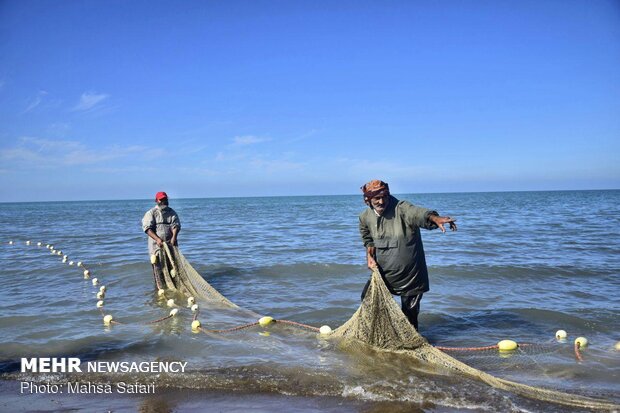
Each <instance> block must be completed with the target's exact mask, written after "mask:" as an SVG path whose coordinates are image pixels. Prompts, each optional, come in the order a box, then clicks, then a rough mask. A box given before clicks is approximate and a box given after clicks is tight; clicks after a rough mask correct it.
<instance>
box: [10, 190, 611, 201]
mask: <svg viewBox="0 0 620 413" xmlns="http://www.w3.org/2000/svg"><path fill="white" fill-rule="evenodd" d="M618 190H620V188H592V189H523V190H505V191H453V192H394V193H391V194H392V195H431V194H432V195H440V194H494V193H520V192H587V191H618ZM321 196H362V194H361V193H349V194H314V195H310V194H308V195H231V196H217V197H209V196H204V197H182V198H171V200H189V199H242V198H295V197H300V198H301V197H321ZM108 201H117V202H121V201H152V199H150V198H125V199H111V198H108V199H79V200H69V201H68V200H40V201H3V202H0V204H36V203H45V202H48V203H51V202H53V203H61V202H108Z"/></svg>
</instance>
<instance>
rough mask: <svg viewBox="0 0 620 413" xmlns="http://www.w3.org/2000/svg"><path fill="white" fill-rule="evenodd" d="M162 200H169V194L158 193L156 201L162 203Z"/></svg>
mask: <svg viewBox="0 0 620 413" xmlns="http://www.w3.org/2000/svg"><path fill="white" fill-rule="evenodd" d="M162 199H168V194H166V193H165V192H158V193H156V194H155V201H161V200H162Z"/></svg>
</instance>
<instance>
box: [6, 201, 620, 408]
mask: <svg viewBox="0 0 620 413" xmlns="http://www.w3.org/2000/svg"><path fill="white" fill-rule="evenodd" d="M397 197H398V198H400V199H407V200H409V201H411V202H413V203H414V204H416V205H420V206H425V207H428V208H433V209H436V210H437V211H439V212H440V214H442V215H450V216H453V217H456V218H457V223H458V225H459V230H458V232H456V233H446V234H442V233H441V232H440V231H438V230H435V231H425V230H422V231H423V233H422V236H423V240H424V246H425V250H426V257H427V262H428V264H429V272H430V280H431V291H430V292H429V293H427V294H425V295H424V299H423V301H422V312H421V316H420V330H421V333H422V334H423V335H424V336H425V337H427V339H428V340H429V341H430V342H431V343H432V344H435V345H439V346H454V347H456V346H459V347H460V346H467V347H470V346H486V345H492V344H496V343H497V342H498V341H499V340H502V339H513V340H515V341H517V342H522V343H534V344H536V346H532V347H529V348H527V349H524V350H519V351H518V352H517V353H515V354H513V355H512V356H507V357H506V356H504V357H500V356H499V355H498V354H497V353H496V352H494V351H483V352H476V353H450V354H451V355H453V356H454V357H456V358H458V359H460V360H462V361H464V362H466V363H468V364H470V365H472V366H474V367H477V368H479V369H481V370H484V371H487V372H489V373H491V374H494V375H496V376H499V377H503V378H507V379H510V380H514V381H518V382H522V383H526V384H531V385H535V386H542V387H547V388H555V389H559V390H562V391H567V392H570V393H578V394H583V395H588V396H594V397H604V398H606V399H609V400H612V401H614V402H616V403H619V402H620V397H619V395H620V352H619V351H616V350H614V345H615V344H616V342H618V341H619V340H620V333H619V332H620V317H619V315H620V191H574V192H572V191H562V192H514V193H466V194H407V195H399V196H397ZM151 206H152V202H151V201H135V200H134V201H114V202H111V201H106V202H52V203H13V204H0V223H1V224H2V225H0V241H1V244H0V268H2V272H1V277H2V284H3V286H2V288H1V289H0V308H1V310H2V311H1V312H0V337H2V338H1V344H0V372H1V377H2V378H4V379H6V380H9V381H5V382H4V385H3V390H2V397H3V399H4V400H5V401H7V400H10V401H11V403H17V405H18V406H22V408H23V406H24V404H26V403H35V402H36V403H41V400H42V399H41V396H26V395H20V396H19V397H18V396H17V393H18V392H19V390H18V389H16V388H15V381H16V380H17V381H19V380H24V379H36V380H39V381H46V380H48V381H49V380H62V379H63V378H62V377H57V376H53V375H52V376H49V377H42V376H37V375H31V376H27V375H20V374H18V370H19V363H18V362H19V359H20V357H43V356H71V357H80V358H81V359H83V360H105V361H110V360H113V361H129V362H133V361H136V362H139V361H154V360H182V361H186V362H188V365H187V366H188V367H187V368H188V370H189V371H188V372H187V373H185V374H169V375H168V374H133V373H130V374H125V375H120V374H117V375H114V374H110V375H106V376H103V377H102V376H99V375H93V376H92V377H90V376H89V375H88V374H85V375H80V376H79V377H78V378H79V380H81V381H86V380H89V379H92V380H106V381H110V382H115V381H121V380H123V381H132V382H141V383H155V384H156V387H157V394H159V395H162V394H166V392H172V393H170V394H173V395H171V396H170V397H169V398H168V403H172V405H171V409H172V410H174V409H178V410H188V411H192V410H193V409H194V410H196V411H201V410H209V409H210V408H211V409H213V410H230V411H236V409H238V410H245V409H249V408H250V407H251V408H252V409H253V410H255V411H278V410H282V411H295V410H296V411H304V412H305V411H314V410H317V411H318V410H322V411H416V410H423V411H453V410H455V409H462V410H466V411H467V410H471V411H497V410H507V411H511V410H512V411H522V410H523V411H542V410H544V411H554V410H556V411H566V410H567V409H566V408H565V407H557V406H553V405H546V404H542V403H539V402H535V401H530V400H527V399H523V398H521V397H518V396H515V395H511V394H509V393H505V392H502V391H499V390H496V389H493V388H490V387H488V386H486V385H484V384H481V383H479V382H476V381H474V380H471V379H468V378H463V377H460V376H457V375H454V374H450V373H449V372H446V371H442V370H437V369H435V368H434V367H432V366H425V365H421V364H419V363H417V362H414V361H412V360H410V359H408V358H407V357H404V356H400V355H395V354H390V353H382V352H376V351H372V350H370V349H369V350H368V351H365V352H362V353H351V352H347V351H344V350H341V349H339V347H338V346H337V344H335V343H333V342H331V341H330V340H324V339H320V338H318V337H316V335H315V334H314V333H311V332H306V331H301V330H297V329H294V328H291V327H286V326H281V325H276V326H272V327H270V328H268V331H269V333H270V335H264V334H259V333H262V332H263V330H262V329H256V328H255V329H247V330H243V331H241V332H238V333H232V334H226V335H207V334H194V333H192V332H191V330H190V327H189V325H190V323H191V320H192V314H191V312H190V311H189V309H187V308H186V307H185V306H184V305H182V306H181V311H180V313H179V315H178V316H177V317H175V318H174V319H172V320H167V321H165V322H163V323H158V324H154V325H145V324H144V323H145V322H147V321H151V320H155V319H158V318H160V317H163V316H165V315H167V313H168V312H169V309H168V308H167V307H166V305H165V301H161V300H158V299H157V297H156V296H155V294H154V288H153V282H152V274H151V268H150V263H149V257H148V253H147V248H146V236H145V235H144V234H143V233H142V230H141V226H140V220H141V218H142V215H143V214H144V212H145V211H146V210H147V209H149V208H150V207H151ZM171 207H173V208H174V209H175V210H176V211H177V213H178V214H179V216H180V219H181V222H182V225H183V229H182V231H181V234H180V238H179V247H180V248H181V250H182V252H183V253H184V254H185V256H186V257H187V258H188V259H189V261H190V262H191V263H192V265H193V266H194V267H195V268H196V269H197V270H198V271H199V272H200V273H201V274H202V275H203V276H204V277H205V279H207V281H209V282H210V283H211V284H212V285H213V286H214V287H215V288H216V289H218V290H219V291H220V292H221V293H222V294H224V295H225V296H226V297H228V298H229V299H230V300H232V301H233V302H235V303H237V304H238V305H240V306H241V307H244V308H247V309H250V310H252V311H254V312H256V313H259V314H264V315H271V316H273V317H275V318H279V319H288V320H293V321H298V322H303V323H307V324H311V325H314V326H321V325H324V324H328V325H330V326H331V327H332V328H336V327H337V326H339V325H341V324H342V323H343V322H345V321H346V320H348V318H349V317H350V316H351V315H352V314H353V312H354V311H355V310H356V309H357V307H358V305H359V296H360V292H361V290H362V287H363V286H364V283H365V282H366V280H367V279H368V275H369V271H368V270H367V269H366V268H365V266H364V249H363V247H362V245H361V241H360V238H359V234H358V230H357V223H358V220H357V216H358V214H359V213H360V212H361V211H362V210H363V208H365V206H364V204H363V202H362V200H361V197H360V196H323V197H274V198H236V199H231V198H227V199H179V200H176V199H173V200H171ZM10 240H13V241H14V245H9V241H10ZM26 240H31V241H32V244H33V245H30V246H27V245H26V243H25V241H26ZM37 242H42V243H43V247H37V246H36V243H37ZM45 244H52V245H54V247H55V248H56V249H61V250H62V251H63V252H64V253H66V254H68V255H69V260H73V261H75V262H77V261H83V262H84V263H85V264H86V265H87V266H88V268H90V270H91V272H92V273H93V275H92V276H93V277H97V278H99V279H100V280H102V283H103V284H105V285H106V286H107V287H108V293H107V296H106V300H105V301H106V306H105V313H106V314H112V315H114V318H115V319H116V320H118V321H120V322H123V323H125V324H123V325H114V326H112V327H111V328H109V327H104V325H103V323H102V320H101V319H102V316H101V313H100V311H99V310H98V309H97V308H96V307H95V303H96V301H97V299H96V298H95V295H96V293H97V291H98V287H93V285H92V283H91V282H90V280H84V279H83V277H82V272H81V270H80V269H78V268H77V267H75V266H69V265H68V264H63V263H62V262H61V258H60V257H58V256H53V255H51V254H50V252H49V251H48V250H47V249H46V248H45V247H44V246H45ZM168 295H169V297H168V298H176V299H177V302H182V297H180V296H176V297H175V296H174V295H171V294H168ZM199 304H200V303H199ZM200 320H201V321H202V323H203V325H206V326H207V327H211V328H228V327H234V326H236V325H239V324H243V323H247V322H252V321H255V320H253V319H252V320H248V319H247V318H244V316H243V315H242V314H234V313H231V312H230V311H225V310H218V309H207V310H206V311H205V310H204V309H203V311H201V313H200ZM558 329H564V330H566V331H567V332H568V334H569V340H568V342H566V343H558V342H557V341H556V340H555V339H554V335H555V332H556V330H558ZM578 336H585V337H587V338H588V340H589V342H590V344H589V346H588V348H587V349H585V350H584V351H583V352H582V356H583V361H582V362H578V361H577V360H576V358H575V353H574V351H573V346H572V343H573V341H574V339H575V338H576V337H578ZM179 391H181V392H188V393H187V397H185V396H184V397H180V396H179ZM190 392H191V393H190ZM205 394H208V395H211V399H209V400H211V401H208V400H207V399H205V398H203V395H205ZM250 396H251V397H250ZM27 397H29V398H30V399H26V398H27ZM89 397H90V396H89ZM97 397H98V396H92V397H91V398H88V397H86V396H82V401H86V402H88V401H89V400H90V401H91V402H92V403H95V402H94V401H96V403H97V404H96V406H97V408H99V409H103V410H105V409H104V408H113V409H115V410H123V409H124V408H128V409H133V408H134V407H135V406H134V405H131V406H132V407H127V406H128V405H123V404H118V403H120V402H114V401H111V400H110V399H106V398H102V397H99V398H97ZM162 397H163V396H162ZM50 398H51V397H47V399H46V400H49V399H50ZM25 400H31V401H28V402H25ZM76 400H77V399H76ZM137 400H138V401H137V402H136V403H138V404H140V403H152V402H153V401H152V400H151V399H150V398H149V397H148V396H141V397H140V398H138V399H137ZM170 400H172V402H171V401H170ZM20 402H21V405H20V404H19V403H20ZM63 403H65V406H71V404H72V403H74V402H73V401H72V399H71V398H70V397H69V396H67V397H65V398H64V402H63ZM80 406H81V407H82V408H84V409H86V410H88V409H90V407H89V406H91V405H89V404H88V403H86V404H78V405H77V406H76V408H80ZM84 406H86V407H84ZM235 406H236V407H235ZM5 407H6V406H5ZM91 407H92V406H91ZM294 407H295V408H294ZM46 408H49V407H45V406H43V407H41V406H38V407H37V409H43V410H45V409H46ZM369 409H370V410H369ZM373 409H374V410H373ZM399 409H402V410H399ZM0 410H2V406H0ZM26 410H27V409H26Z"/></svg>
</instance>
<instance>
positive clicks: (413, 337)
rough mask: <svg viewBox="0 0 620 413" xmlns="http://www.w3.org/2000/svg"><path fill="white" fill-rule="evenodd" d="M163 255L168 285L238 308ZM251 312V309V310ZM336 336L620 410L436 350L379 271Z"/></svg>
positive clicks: (532, 391)
mask: <svg viewBox="0 0 620 413" xmlns="http://www.w3.org/2000/svg"><path fill="white" fill-rule="evenodd" d="M159 259H160V260H161V261H160V262H162V263H165V265H162V267H163V268H164V276H165V280H166V285H167V287H168V288H170V289H173V290H179V291H180V292H181V293H183V294H186V295H192V296H194V297H200V298H202V299H204V300H206V301H208V302H210V303H214V304H221V305H223V306H225V307H232V308H239V307H238V306H237V305H235V304H234V303H232V302H231V301H229V300H228V299H227V298H226V297H224V296H223V295H222V294H220V293H219V292H218V291H217V290H216V289H215V288H213V287H212V286H211V285H210V284H209V283H208V282H207V281H205V279H204V278H203V277H202V276H201V275H200V274H199V273H198V272H197V271H196V270H195V269H194V268H193V267H192V266H191V264H190V263H189V261H187V260H186V259H185V257H184V256H183V254H181V252H180V251H179V250H178V248H176V247H173V248H168V246H167V245H165V246H164V248H163V249H161V250H160V253H159ZM173 270H174V272H173ZM173 275H174V276H173ZM248 312H249V313H251V311H249V310H248ZM331 337H334V338H340V339H341V348H342V347H344V348H346V347H347V346H348V347H352V348H354V347H356V346H358V347H359V346H372V347H374V348H375V349H379V350H383V351H392V352H397V353H401V354H406V355H408V356H411V357H413V358H415V359H417V360H420V361H423V362H426V363H429V364H430V365H434V366H441V367H443V368H446V369H449V370H452V371H456V372H459V373H462V374H464V375H467V376H470V377H474V378H476V379H479V380H482V381H483V382H485V383H487V384H489V385H491V386H493V387H495V388H498V389H502V390H506V391H510V392H513V393H515V394H519V395H521V396H525V397H528V398H533V399H536V400H541V401H546V402H552V403H558V404H563V405H569V406H574V407H580V408H585V409H596V410H609V411H611V410H618V409H620V406H618V405H615V404H613V403H610V402H608V401H606V400H601V399H595V398H590V397H585V396H579V395H573V394H568V393H564V392H560V391H556V390H551V389H544V388H540V387H533V386H528V385H525V384H521V383H516V382H512V381H509V380H504V379H501V378H498V377H495V376H492V375H490V374H488V373H485V372H483V371H481V370H478V369H475V368H473V367H470V366H468V365H467V364H465V363H463V362H461V361H458V360H456V359H455V358H453V357H451V356H449V355H448V354H446V353H444V352H442V351H441V350H438V349H436V348H435V347H433V346H432V345H430V344H429V343H428V341H427V340H426V339H425V338H424V337H422V335H420V334H419V333H418V332H417V331H416V330H415V328H413V326H412V325H411V324H410V323H409V321H408V320H407V318H406V317H405V315H404V314H403V312H402V311H401V309H400V307H399V306H398V305H397V304H396V302H395V301H394V299H393V297H392V294H391V293H390V291H389V290H388V288H387V287H386V285H385V283H384V281H383V278H382V277H381V274H380V273H379V271H377V270H375V271H373V273H372V276H371V282H370V286H369V288H368V291H367V292H366V296H365V297H364V300H363V301H362V303H361V304H360V306H359V308H358V309H357V311H356V312H355V313H354V314H353V316H352V317H351V318H350V319H349V320H348V321H347V322H345V323H344V324H343V325H342V326H340V327H338V328H337V329H335V330H334V331H333V333H332V334H331Z"/></svg>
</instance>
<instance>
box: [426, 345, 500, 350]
mask: <svg viewBox="0 0 620 413" xmlns="http://www.w3.org/2000/svg"><path fill="white" fill-rule="evenodd" d="M435 348H436V349H437V350H441V351H484V350H494V349H498V348H499V346H498V345H497V344H495V345H493V346H484V347H442V346H435Z"/></svg>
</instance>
